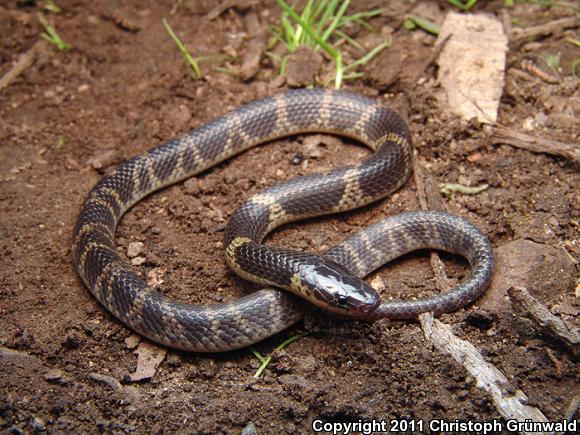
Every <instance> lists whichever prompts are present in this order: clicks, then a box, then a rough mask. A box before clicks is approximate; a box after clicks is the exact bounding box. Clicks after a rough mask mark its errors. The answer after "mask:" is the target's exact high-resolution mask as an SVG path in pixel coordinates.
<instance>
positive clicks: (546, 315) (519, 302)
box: [508, 286, 580, 351]
mask: <svg viewBox="0 0 580 435" xmlns="http://www.w3.org/2000/svg"><path fill="white" fill-rule="evenodd" d="M508 294H509V296H510V299H511V301H512V306H513V308H514V310H515V311H516V312H518V313H520V314H522V315H524V316H525V317H527V318H528V319H530V320H532V321H534V322H535V323H536V325H538V326H539V328H540V329H541V331H542V333H543V334H545V335H547V336H549V337H552V338H554V339H556V340H558V341H559V342H561V343H563V344H564V345H566V347H567V348H569V349H570V350H571V351H574V349H577V348H578V344H580V330H578V329H577V328H573V327H571V326H568V324H567V323H566V322H564V321H563V320H562V319H560V318H559V317H556V316H554V315H553V314H552V313H551V312H550V310H549V309H548V308H547V307H546V306H545V305H544V304H542V303H541V302H540V301H538V300H537V299H536V298H535V297H533V296H532V295H531V294H530V293H529V292H528V290H527V289H526V288H524V287H520V286H514V287H510V288H509V289H508Z"/></svg>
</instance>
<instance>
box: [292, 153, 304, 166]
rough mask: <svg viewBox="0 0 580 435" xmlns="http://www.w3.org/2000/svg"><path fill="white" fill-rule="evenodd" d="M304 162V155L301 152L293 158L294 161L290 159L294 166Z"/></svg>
mask: <svg viewBox="0 0 580 435" xmlns="http://www.w3.org/2000/svg"><path fill="white" fill-rule="evenodd" d="M303 161H304V155H303V154H302V153H301V152H297V153H296V154H294V155H293V156H292V159H290V162H291V163H292V164H293V165H299V164H300V163H302V162H303Z"/></svg>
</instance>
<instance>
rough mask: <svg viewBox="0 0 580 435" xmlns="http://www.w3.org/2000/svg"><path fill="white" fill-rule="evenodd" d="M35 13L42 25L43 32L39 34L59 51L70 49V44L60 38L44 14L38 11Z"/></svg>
mask: <svg viewBox="0 0 580 435" xmlns="http://www.w3.org/2000/svg"><path fill="white" fill-rule="evenodd" d="M36 15H37V17H38V21H39V22H40V24H42V27H44V33H43V34H42V35H41V36H42V37H43V38H44V39H46V40H47V41H48V42H50V43H51V44H53V45H54V46H56V48H58V49H59V50H61V51H67V50H70V48H71V46H70V44H67V43H66V42H64V41H63V40H62V38H61V37H60V35H59V34H58V33H57V31H56V29H55V28H54V27H53V26H52V25H51V24H50V23H49V22H48V20H47V19H46V17H45V16H44V14H43V13H42V12H38V13H37V14H36Z"/></svg>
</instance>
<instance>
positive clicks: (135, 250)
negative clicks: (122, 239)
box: [127, 242, 145, 258]
mask: <svg viewBox="0 0 580 435" xmlns="http://www.w3.org/2000/svg"><path fill="white" fill-rule="evenodd" d="M144 246H145V245H144V244H143V242H131V243H129V245H128V246H127V257H129V258H135V257H137V256H138V255H141V254H142V253H143V247H144Z"/></svg>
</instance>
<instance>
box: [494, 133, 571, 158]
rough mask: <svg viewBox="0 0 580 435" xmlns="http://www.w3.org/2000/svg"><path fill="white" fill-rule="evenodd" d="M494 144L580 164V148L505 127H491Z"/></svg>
mask: <svg viewBox="0 0 580 435" xmlns="http://www.w3.org/2000/svg"><path fill="white" fill-rule="evenodd" d="M490 128H491V140H492V142H493V143H494V144H508V145H511V146H514V147H516V148H522V149H525V150H528V151H532V152H535V153H545V154H552V155H556V156H561V157H565V158H567V159H570V160H573V161H574V162H576V163H580V147H578V146H577V145H574V144H570V143H566V142H558V141H556V140H549V139H544V138H541V137H535V136H529V135H527V134H523V133H520V132H518V131H516V130H512V129H510V128H504V127H490Z"/></svg>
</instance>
